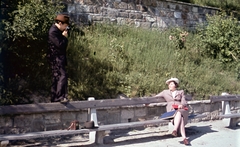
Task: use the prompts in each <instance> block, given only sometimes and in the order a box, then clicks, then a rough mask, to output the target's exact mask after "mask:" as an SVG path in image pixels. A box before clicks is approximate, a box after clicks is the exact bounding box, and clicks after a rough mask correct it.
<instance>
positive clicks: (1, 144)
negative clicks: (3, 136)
mask: <svg viewBox="0 0 240 147" xmlns="http://www.w3.org/2000/svg"><path fill="white" fill-rule="evenodd" d="M8 143H9V141H8V140H5V141H1V142H0V147H6V146H7V145H8Z"/></svg>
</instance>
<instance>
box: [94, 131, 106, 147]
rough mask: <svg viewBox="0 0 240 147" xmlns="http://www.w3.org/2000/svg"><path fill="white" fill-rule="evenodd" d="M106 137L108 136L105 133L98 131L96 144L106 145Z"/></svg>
mask: <svg viewBox="0 0 240 147" xmlns="http://www.w3.org/2000/svg"><path fill="white" fill-rule="evenodd" d="M105 135H106V133H105V131H97V132H96V138H95V143H96V144H104V142H103V138H104V137H105Z"/></svg>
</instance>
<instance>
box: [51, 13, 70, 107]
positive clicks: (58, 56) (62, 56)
mask: <svg viewBox="0 0 240 147" xmlns="http://www.w3.org/2000/svg"><path fill="white" fill-rule="evenodd" d="M54 20H55V23H54V24H53V25H52V26H51V28H50V30H49V33H48V53H47V57H48V59H49V62H50V65H51V70H52V86H51V102H61V103H67V102H68V101H69V100H68V98H67V96H68V92H67V73H66V65H67V58H66V49H67V45H68V39H67V38H68V30H67V28H68V25H69V16H67V15H64V14H58V15H57V17H56V18H55V19H54Z"/></svg>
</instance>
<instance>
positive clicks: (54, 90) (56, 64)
mask: <svg viewBox="0 0 240 147" xmlns="http://www.w3.org/2000/svg"><path fill="white" fill-rule="evenodd" d="M50 64H51V69H52V86H51V95H52V96H51V102H59V101H61V100H62V99H63V98H67V95H68V93H67V72H66V67H65V66H66V56H65V55H58V56H55V57H53V58H52V59H51V61H50Z"/></svg>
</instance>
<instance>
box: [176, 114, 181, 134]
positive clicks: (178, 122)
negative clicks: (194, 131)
mask: <svg viewBox="0 0 240 147" xmlns="http://www.w3.org/2000/svg"><path fill="white" fill-rule="evenodd" d="M181 118H182V115H181V112H177V114H176V115H175V117H174V131H178V128H179V126H180V123H181Z"/></svg>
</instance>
